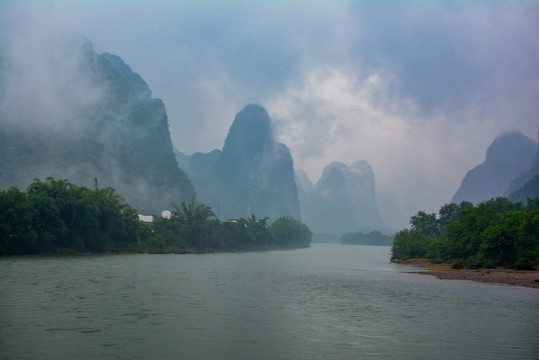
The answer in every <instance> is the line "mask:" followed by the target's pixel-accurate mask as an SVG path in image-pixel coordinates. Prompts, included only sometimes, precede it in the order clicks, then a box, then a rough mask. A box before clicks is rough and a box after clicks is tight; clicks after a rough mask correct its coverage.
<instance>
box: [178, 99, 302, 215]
mask: <svg viewBox="0 0 539 360" xmlns="http://www.w3.org/2000/svg"><path fill="white" fill-rule="evenodd" d="M176 158H177V160H178V163H180V164H184V165H187V166H185V167H184V168H185V171H186V172H187V174H188V175H189V178H190V179H191V181H192V182H193V185H194V186H195V189H196V190H197V194H198V199H199V201H201V202H203V203H206V204H209V205H210V206H212V208H213V209H214V211H215V213H216V214H218V216H219V217H220V218H221V219H227V218H239V217H248V216H251V214H255V215H256V216H257V217H259V218H261V217H269V218H270V219H271V220H275V219H277V218H278V217H280V216H283V215H290V216H292V217H294V218H296V219H299V216H300V213H299V203H298V196H297V188H296V183H295V180H294V169H293V162H292V157H291V155H290V151H289V149H288V148H287V147H286V146H285V145H284V144H281V143H278V142H276V141H275V139H274V137H273V132H272V127H271V119H270V117H269V116H268V113H267V111H266V110H265V109H264V108H263V107H262V106H260V105H253V104H251V105H247V106H246V107H245V108H244V109H243V110H241V111H240V112H239V113H238V114H237V115H236V117H235V119H234V122H233V123H232V126H231V127H230V130H229V132H228V135H227V137H226V140H225V145H224V147H223V150H222V151H221V150H214V151H212V152H210V153H207V154H203V153H195V154H193V155H191V156H189V157H186V156H185V155H183V154H181V153H179V154H177V155H176Z"/></svg>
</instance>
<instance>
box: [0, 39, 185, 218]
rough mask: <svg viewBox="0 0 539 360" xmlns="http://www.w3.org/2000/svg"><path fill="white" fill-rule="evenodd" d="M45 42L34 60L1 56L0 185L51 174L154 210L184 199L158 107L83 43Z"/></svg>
mask: <svg viewBox="0 0 539 360" xmlns="http://www.w3.org/2000/svg"><path fill="white" fill-rule="evenodd" d="M51 44H52V43H51ZM51 46H52V47H53V48H50V49H44V50H43V53H44V55H43V56H42V57H36V58H35V59H32V62H31V63H30V62H28V61H26V62H21V61H14V60H15V59H13V56H12V55H10V54H9V53H2V61H1V63H0V64H1V69H0V76H1V80H2V83H3V85H4V87H3V90H4V91H3V92H2V94H0V101H1V108H0V188H1V189H6V188H8V187H10V186H16V187H18V188H21V189H24V188H26V186H28V185H29V184H30V183H31V182H32V179H33V178H35V177H37V178H41V179H45V178H46V177H48V176H52V177H54V178H57V179H60V178H62V179H63V178H65V179H68V180H69V181H70V182H72V183H74V184H78V185H83V186H88V187H93V186H94V178H95V179H98V185H99V187H108V186H110V187H113V188H115V189H116V191H117V192H118V193H119V194H120V195H121V196H122V197H123V198H124V199H125V200H126V201H127V202H128V203H129V204H130V205H132V206H133V207H135V208H138V209H139V210H140V211H141V212H145V213H154V214H158V213H160V212H161V211H162V210H163V209H169V208H170V203H171V202H175V203H179V202H180V201H183V200H189V199H190V198H191V197H192V196H193V195H194V194H195V193H194V189H193V187H192V185H191V183H190V181H189V179H188V177H187V175H186V174H185V172H183V171H182V170H181V169H179V168H178V165H177V163H176V160H175V157H174V154H173V151H172V143H171V141H170V133H169V130H168V118H167V114H166V111H165V106H164V104H163V102H162V101H161V100H159V99H154V98H152V97H151V91H150V89H149V87H148V85H147V84H146V82H145V81H144V80H143V79H142V78H141V77H140V75H138V74H136V73H134V72H133V71H132V70H131V68H130V67H129V66H128V65H127V64H126V63H125V62H124V61H123V60H122V59H121V58H120V57H118V56H115V55H112V54H108V53H104V54H101V55H98V54H96V53H95V52H94V50H93V48H92V46H91V44H90V43H89V42H87V41H85V40H82V39H78V38H74V39H73V38H71V39H70V41H66V42H65V43H64V42H62V39H59V41H57V42H54V44H52V45H51ZM49 51H50V52H52V53H53V54H52V55H54V56H52V55H51V54H48V52H49ZM48 55H51V56H48ZM10 56H11V58H10Z"/></svg>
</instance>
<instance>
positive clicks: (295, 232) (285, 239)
mask: <svg viewBox="0 0 539 360" xmlns="http://www.w3.org/2000/svg"><path fill="white" fill-rule="evenodd" d="M269 229H270V231H271V232H272V234H273V236H274V237H275V239H276V241H277V245H279V246H281V247H285V248H301V247H307V246H309V244H310V243H311V240H312V232H311V230H310V229H309V228H308V227H307V225H305V224H304V223H303V222H301V221H299V220H296V219H294V218H292V217H291V216H282V217H280V218H278V219H277V220H275V221H274V222H273V223H272V224H271V226H270V228H269Z"/></svg>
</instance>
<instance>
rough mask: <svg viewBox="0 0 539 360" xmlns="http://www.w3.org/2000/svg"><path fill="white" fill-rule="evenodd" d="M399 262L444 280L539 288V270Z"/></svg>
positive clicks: (421, 272) (416, 261) (427, 262)
mask: <svg viewBox="0 0 539 360" xmlns="http://www.w3.org/2000/svg"><path fill="white" fill-rule="evenodd" d="M398 263H399V264H406V265H411V266H416V267H420V268H422V269H423V271H414V272H412V273H414V274H421V275H432V276H436V277H437V278H438V279H442V280H470V281H476V282H482V283H495V284H506V285H514V286H524V287H531V288H536V289H539V270H513V269H505V268H501V267H498V268H494V269H452V268H451V264H445V263H444V264H433V263H432V262H430V261H428V260H424V259H420V260H412V261H403V262H398Z"/></svg>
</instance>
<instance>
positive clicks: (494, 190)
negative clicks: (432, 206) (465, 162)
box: [451, 131, 537, 204]
mask: <svg viewBox="0 0 539 360" xmlns="http://www.w3.org/2000/svg"><path fill="white" fill-rule="evenodd" d="M536 154H537V143H536V142H535V141H534V140H532V139H530V138H528V137H527V136H524V135H523V134H522V133H520V132H518V131H512V132H507V133H504V134H501V135H500V136H498V137H496V139H494V141H493V142H492V143H491V144H490V146H489V147H488V150H487V153H486V156H485V161H484V162H483V163H481V164H479V165H477V166H476V167H474V168H473V169H472V170H470V171H468V172H467V173H466V176H465V177H464V179H463V180H462V183H461V185H460V187H459V189H458V190H457V192H456V193H455V195H454V196H453V198H452V199H451V202H455V203H458V202H461V201H471V202H473V203H476V204H477V203H480V202H482V201H486V200H489V199H491V198H493V197H498V196H505V195H506V194H507V191H508V190H510V189H511V187H512V185H511V182H512V181H513V180H514V179H515V178H516V177H517V176H518V175H519V174H521V173H523V172H525V171H527V170H528V169H530V167H531V165H532V162H533V160H534V157H535V156H536Z"/></svg>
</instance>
